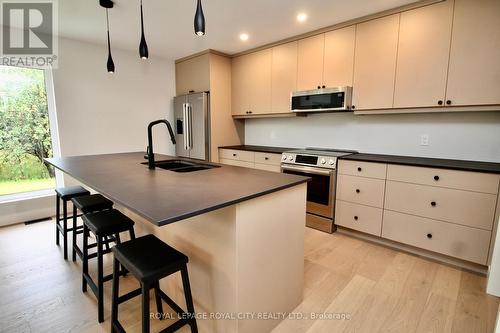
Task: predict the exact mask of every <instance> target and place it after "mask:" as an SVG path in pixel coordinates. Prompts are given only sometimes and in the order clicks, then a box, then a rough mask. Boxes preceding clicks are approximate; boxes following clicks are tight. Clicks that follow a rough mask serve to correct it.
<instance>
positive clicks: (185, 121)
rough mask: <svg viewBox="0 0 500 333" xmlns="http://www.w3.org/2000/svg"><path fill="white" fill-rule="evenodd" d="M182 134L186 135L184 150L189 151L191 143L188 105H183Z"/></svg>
mask: <svg viewBox="0 0 500 333" xmlns="http://www.w3.org/2000/svg"><path fill="white" fill-rule="evenodd" d="M182 118H183V119H182V132H183V133H184V149H185V150H188V149H189V142H188V140H189V139H188V137H189V135H188V121H189V119H188V110H187V103H182Z"/></svg>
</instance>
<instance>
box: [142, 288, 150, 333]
mask: <svg viewBox="0 0 500 333" xmlns="http://www.w3.org/2000/svg"><path fill="white" fill-rule="evenodd" d="M149 289H150V288H149V286H148V285H146V284H145V283H144V282H142V283H141V291H142V333H149Z"/></svg>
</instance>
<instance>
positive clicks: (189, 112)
mask: <svg viewBox="0 0 500 333" xmlns="http://www.w3.org/2000/svg"><path fill="white" fill-rule="evenodd" d="M188 117H189V124H188V128H189V149H193V106H192V105H191V103H188Z"/></svg>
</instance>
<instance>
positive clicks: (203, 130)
mask: <svg viewBox="0 0 500 333" xmlns="http://www.w3.org/2000/svg"><path fill="white" fill-rule="evenodd" d="M174 117H175V140H176V142H177V143H176V145H175V152H176V155H177V156H181V157H189V158H195V159H199V160H205V161H210V108H209V94H208V93H206V92H202V93H193V94H188V95H181V96H176V97H174Z"/></svg>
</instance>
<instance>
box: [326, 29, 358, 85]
mask: <svg viewBox="0 0 500 333" xmlns="http://www.w3.org/2000/svg"><path fill="white" fill-rule="evenodd" d="M355 38H356V26H354V25H353V26H350V27H346V28H342V29H338V30H333V31H330V32H327V33H326V34H325V52H324V61H323V62H324V64H323V85H325V86H326V87H330V88H331V87H338V86H352V77H353V70H354V44H355Z"/></svg>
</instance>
